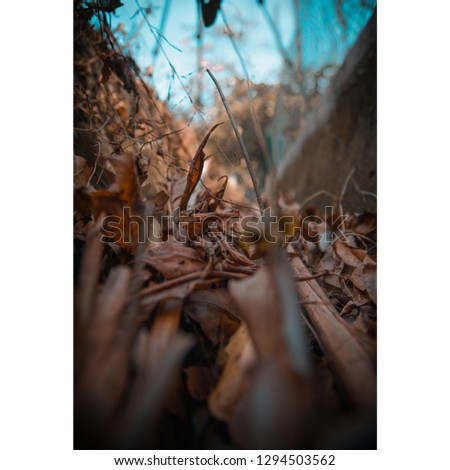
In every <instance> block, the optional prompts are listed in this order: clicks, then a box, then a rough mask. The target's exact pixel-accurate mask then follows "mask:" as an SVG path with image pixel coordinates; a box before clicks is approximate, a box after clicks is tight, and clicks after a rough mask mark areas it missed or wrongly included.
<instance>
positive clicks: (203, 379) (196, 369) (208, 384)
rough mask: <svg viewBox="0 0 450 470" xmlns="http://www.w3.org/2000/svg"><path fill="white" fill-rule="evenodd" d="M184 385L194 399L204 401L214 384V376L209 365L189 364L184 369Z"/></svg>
mask: <svg viewBox="0 0 450 470" xmlns="http://www.w3.org/2000/svg"><path fill="white" fill-rule="evenodd" d="M185 373H186V385H187V388H188V390H189V393H190V394H191V397H192V398H193V399H194V400H198V401H206V400H207V399H208V396H209V394H210V393H211V390H212V389H213V387H214V385H215V382H216V380H215V378H214V376H213V374H212V372H211V370H210V368H209V367H202V366H191V367H188V368H187V369H185Z"/></svg>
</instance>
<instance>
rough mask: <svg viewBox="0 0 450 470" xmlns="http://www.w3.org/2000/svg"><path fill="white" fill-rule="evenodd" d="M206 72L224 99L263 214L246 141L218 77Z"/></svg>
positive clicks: (262, 205) (262, 204) (223, 101)
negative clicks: (239, 129) (240, 132)
mask: <svg viewBox="0 0 450 470" xmlns="http://www.w3.org/2000/svg"><path fill="white" fill-rule="evenodd" d="M206 72H207V73H208V75H209V76H210V77H211V79H212V81H213V82H214V85H216V88H217V91H218V92H219V95H220V98H221V99H222V103H223V105H224V106H225V110H226V112H227V114H228V118H229V119H230V122H231V125H232V126H233V130H234V133H235V134H236V138H237V140H238V142H239V145H240V147H241V150H242V153H243V154H244V158H245V161H246V163H247V168H248V172H249V173H250V177H251V179H252V183H253V188H254V190H255V194H256V199H257V201H258V206H259V210H260V211H261V213H263V212H264V203H263V201H262V198H261V194H260V192H259V189H258V181H257V179H256V175H255V172H254V170H253V167H252V164H251V161H250V156H249V155H248V152H247V148H246V147H245V144H244V141H243V140H242V137H241V134H239V131H238V128H237V125H236V121H235V120H234V117H233V115H232V114H231V110H230V108H229V106H228V103H227V100H226V99H225V95H224V94H223V91H222V88H221V87H220V85H219V82H218V81H217V80H216V77H214V75H213V74H212V72H211V70H209V69H206Z"/></svg>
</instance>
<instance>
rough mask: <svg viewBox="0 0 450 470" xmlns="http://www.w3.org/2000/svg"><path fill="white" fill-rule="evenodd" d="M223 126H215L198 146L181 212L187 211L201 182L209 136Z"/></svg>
mask: <svg viewBox="0 0 450 470" xmlns="http://www.w3.org/2000/svg"><path fill="white" fill-rule="evenodd" d="M221 124H223V123H222V122H220V123H219V124H216V125H214V126H213V127H212V129H211V130H210V131H209V132H208V133H207V134H206V136H205V137H204V138H203V140H202V142H201V144H200V145H199V146H198V149H197V152H196V153H195V155H194V158H193V159H192V162H191V166H190V168H189V173H188V176H187V181H186V187H185V188H184V193H183V196H182V198H181V202H180V210H182V211H184V210H186V208H187V205H188V202H189V199H190V197H191V195H192V193H193V192H194V189H195V187H196V186H197V183H198V182H199V180H200V177H201V176H202V171H203V164H204V160H205V152H204V151H203V149H204V148H205V145H206V143H207V142H208V139H209V136H210V135H211V134H212V132H213V131H214V129H215V128H216V127H218V126H220V125H221Z"/></svg>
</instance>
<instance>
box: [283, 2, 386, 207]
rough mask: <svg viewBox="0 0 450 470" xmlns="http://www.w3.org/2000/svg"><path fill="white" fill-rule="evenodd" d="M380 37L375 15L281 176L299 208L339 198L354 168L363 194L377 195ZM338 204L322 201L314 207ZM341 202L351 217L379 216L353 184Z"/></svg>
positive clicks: (373, 204) (369, 198)
mask: <svg viewBox="0 0 450 470" xmlns="http://www.w3.org/2000/svg"><path fill="white" fill-rule="evenodd" d="M376 33H377V26H376V11H375V13H374V15H373V16H372V18H371V19H370V20H369V22H368V24H367V25H366V27H365V29H364V30H363V31H362V33H361V34H360V37H359V38H358V40H357V42H356V43H355V45H354V46H353V47H352V49H351V50H350V52H349V53H348V55H347V58H346V60H345V62H344V64H343V65H342V67H341V68H340V70H339V71H338V73H337V74H336V76H335V77H334V78H333V80H332V83H331V84H330V88H329V90H328V92H327V93H326V94H325V95H324V96H323V98H322V99H321V101H320V103H319V105H318V108H317V110H316V112H315V113H314V114H313V115H312V116H311V117H310V120H309V122H308V124H307V126H306V129H305V132H303V133H302V135H300V137H299V139H298V140H297V142H296V143H295V144H294V146H293V149H292V151H291V152H290V154H289V155H288V156H287V159H286V161H285V164H284V165H283V167H282V170H281V171H280V184H281V187H282V189H283V190H288V189H294V190H295V196H296V198H297V199H298V200H299V201H300V202H302V200H304V199H306V198H307V197H308V196H310V195H312V194H313V193H315V192H316V191H320V190H326V191H328V192H330V193H333V194H335V195H337V196H339V194H340V192H341V190H342V188H343V185H344V182H345V180H346V178H347V176H348V175H349V173H350V172H351V170H352V168H355V173H354V179H355V180H356V182H357V184H358V185H359V188H360V189H362V190H365V191H370V192H372V193H376V172H377V170H376V137H377V130H376V118H377V49H376V46H377V44H376V38H377V34H376ZM333 202H335V201H333V199H332V198H330V197H329V196H322V197H320V198H318V199H316V200H315V201H314V205H316V206H317V207H324V206H325V205H330V203H333ZM342 202H343V206H344V208H345V209H347V210H350V211H358V212H361V211H363V210H368V211H372V212H376V199H375V198H374V197H372V196H368V195H362V194H361V193H360V192H358V191H357V190H356V189H355V186H354V184H353V183H352V182H350V183H349V185H348V187H347V190H346V193H345V196H344V198H343V201H342Z"/></svg>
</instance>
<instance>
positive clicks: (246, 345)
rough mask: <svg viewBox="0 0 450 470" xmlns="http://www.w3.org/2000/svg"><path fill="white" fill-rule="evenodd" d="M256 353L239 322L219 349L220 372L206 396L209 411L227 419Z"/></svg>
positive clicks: (246, 379) (243, 388) (251, 368)
mask: <svg viewBox="0 0 450 470" xmlns="http://www.w3.org/2000/svg"><path fill="white" fill-rule="evenodd" d="M256 361H257V355H256V351H255V348H254V346H253V341H252V339H251V338H250V335H249V332H248V328H247V326H246V325H241V326H240V327H239V329H238V330H237V331H236V333H235V334H234V335H233V336H232V337H231V339H230V341H229V343H228V344H227V346H225V348H224V349H223V350H222V351H221V352H220V362H221V363H222V367H223V370H222V373H221V376H220V379H219V382H218V384H217V386H216V387H215V389H214V390H213V391H212V393H211V395H210V396H209V399H208V406H209V408H210V410H211V413H212V414H213V415H214V416H215V417H216V418H219V419H221V420H223V421H228V420H229V419H230V417H231V415H232V414H233V411H234V409H235V407H236V405H237V403H238V402H239V399H240V398H241V396H242V394H243V393H244V391H245V390H246V388H247V387H248V384H249V380H250V377H251V372H252V370H253V368H254V366H255V364H256Z"/></svg>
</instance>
